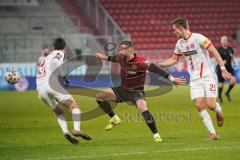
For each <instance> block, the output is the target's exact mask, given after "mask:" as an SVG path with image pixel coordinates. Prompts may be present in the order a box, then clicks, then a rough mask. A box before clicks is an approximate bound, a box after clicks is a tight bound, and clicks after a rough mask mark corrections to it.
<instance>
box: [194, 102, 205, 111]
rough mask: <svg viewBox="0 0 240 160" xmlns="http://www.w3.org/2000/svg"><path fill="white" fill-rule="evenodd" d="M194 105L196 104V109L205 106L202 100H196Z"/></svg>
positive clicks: (201, 108)
mask: <svg viewBox="0 0 240 160" xmlns="http://www.w3.org/2000/svg"><path fill="white" fill-rule="evenodd" d="M195 105H196V107H197V109H198V110H203V109H204V108H205V104H204V101H196V102H195Z"/></svg>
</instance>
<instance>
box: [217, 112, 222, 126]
mask: <svg viewBox="0 0 240 160" xmlns="http://www.w3.org/2000/svg"><path fill="white" fill-rule="evenodd" d="M216 118H217V125H218V127H222V125H223V122H224V118H223V114H222V112H216Z"/></svg>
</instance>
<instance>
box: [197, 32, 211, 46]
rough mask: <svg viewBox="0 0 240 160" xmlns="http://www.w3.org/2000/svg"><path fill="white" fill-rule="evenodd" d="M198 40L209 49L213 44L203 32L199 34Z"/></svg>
mask: <svg viewBox="0 0 240 160" xmlns="http://www.w3.org/2000/svg"><path fill="white" fill-rule="evenodd" d="M197 40H198V44H199V45H200V46H201V47H203V48H205V49H208V48H209V47H210V46H211V45H212V42H211V41H210V40H209V39H208V38H207V37H205V36H203V35H201V34H199V35H198V37H197Z"/></svg>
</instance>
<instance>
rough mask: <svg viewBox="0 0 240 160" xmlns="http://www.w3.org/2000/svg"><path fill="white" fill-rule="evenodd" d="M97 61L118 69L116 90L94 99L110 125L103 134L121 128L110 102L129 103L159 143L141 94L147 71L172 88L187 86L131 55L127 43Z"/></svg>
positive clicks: (112, 89)
mask: <svg viewBox="0 0 240 160" xmlns="http://www.w3.org/2000/svg"><path fill="white" fill-rule="evenodd" d="M96 58H97V59H99V60H106V61H111V62H117V63H119V64H120V66H121V73H120V74H121V85H120V86H118V87H113V88H107V89H104V90H103V91H101V92H100V93H98V94H97V95H96V98H97V102H98V104H99V106H100V108H101V109H102V110H103V111H104V112H105V113H107V114H108V115H109V116H110V123H109V124H108V125H107V126H106V128H105V129H106V130H110V129H112V128H113V127H114V126H115V125H117V124H120V123H121V120H120V118H119V117H118V116H117V115H116V114H115V113H114V111H113V110H112V108H111V106H110V103H109V102H116V103H121V102H126V101H130V102H132V103H133V104H135V105H136V107H137V108H138V109H139V110H140V112H141V114H142V116H143V118H144V120H145V122H146V124H147V125H148V127H149V128H150V130H151V131H152V133H153V137H154V140H155V142H160V141H162V139H161V137H160V135H159V132H158V130H157V127H156V123H155V120H154V118H153V116H152V114H151V113H150V112H149V110H148V108H147V104H146V101H145V94H144V83H145V77H146V72H147V70H148V71H150V72H155V73H157V74H159V75H160V76H162V77H164V78H166V79H169V80H171V81H172V82H173V83H175V84H179V85H181V84H186V79H184V78H183V77H180V78H174V77H173V76H171V75H170V74H168V73H167V72H165V71H164V70H162V69H160V68H159V67H157V66H156V65H155V64H153V63H151V62H149V61H148V60H147V59H146V58H145V57H142V56H140V55H138V54H136V53H135V52H134V48H133V44H132V42H130V41H122V42H121V43H120V44H119V53H118V54H116V55H114V56H105V55H102V54H100V53H97V54H96Z"/></svg>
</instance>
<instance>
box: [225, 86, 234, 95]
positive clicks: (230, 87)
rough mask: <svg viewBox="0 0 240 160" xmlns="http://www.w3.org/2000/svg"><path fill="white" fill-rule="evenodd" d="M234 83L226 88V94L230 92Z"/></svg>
mask: <svg viewBox="0 0 240 160" xmlns="http://www.w3.org/2000/svg"><path fill="white" fill-rule="evenodd" d="M233 87H234V85H232V84H230V85H229V87H228V90H227V92H226V93H227V94H229V93H230V92H231V90H232V89H233Z"/></svg>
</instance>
